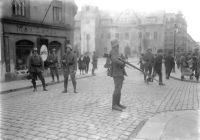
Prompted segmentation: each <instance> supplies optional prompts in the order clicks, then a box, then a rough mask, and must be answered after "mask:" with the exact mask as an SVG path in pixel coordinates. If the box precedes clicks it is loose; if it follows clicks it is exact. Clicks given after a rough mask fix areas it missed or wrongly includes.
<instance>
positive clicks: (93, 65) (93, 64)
mask: <svg viewBox="0 0 200 140" xmlns="http://www.w3.org/2000/svg"><path fill="white" fill-rule="evenodd" d="M97 60H98V57H97V55H96V52H95V51H94V52H93V56H92V75H95V73H94V70H95V69H97Z"/></svg>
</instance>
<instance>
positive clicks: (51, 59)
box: [47, 54, 58, 68]
mask: <svg viewBox="0 0 200 140" xmlns="http://www.w3.org/2000/svg"><path fill="white" fill-rule="evenodd" d="M47 60H48V63H49V67H50V68H55V67H58V57H57V56H56V55H54V54H50V55H49V56H48V59H47Z"/></svg>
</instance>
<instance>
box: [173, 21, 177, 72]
mask: <svg viewBox="0 0 200 140" xmlns="http://www.w3.org/2000/svg"><path fill="white" fill-rule="evenodd" d="M177 32H178V27H177V24H176V23H175V24H174V61H175V58H176V33H177ZM173 71H174V72H175V65H174V68H173Z"/></svg>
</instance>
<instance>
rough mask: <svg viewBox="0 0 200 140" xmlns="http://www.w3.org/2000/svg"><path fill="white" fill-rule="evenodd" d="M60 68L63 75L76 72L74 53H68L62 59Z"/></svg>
mask: <svg viewBox="0 0 200 140" xmlns="http://www.w3.org/2000/svg"><path fill="white" fill-rule="evenodd" d="M61 62H62V67H63V70H64V73H66V74H70V73H73V72H75V71H76V70H77V58H76V56H75V54H74V53H72V52H68V53H66V54H65V55H64V56H63V57H62V60H61Z"/></svg>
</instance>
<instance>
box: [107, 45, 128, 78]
mask: <svg viewBox="0 0 200 140" xmlns="http://www.w3.org/2000/svg"><path fill="white" fill-rule="evenodd" d="M110 57H111V67H112V68H111V69H112V70H111V75H112V77H118V76H120V77H123V76H124V75H125V74H126V73H125V69H124V67H125V64H124V63H123V62H121V61H120V60H119V59H118V58H119V53H118V52H117V51H116V50H114V49H112V50H111V51H110Z"/></svg>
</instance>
